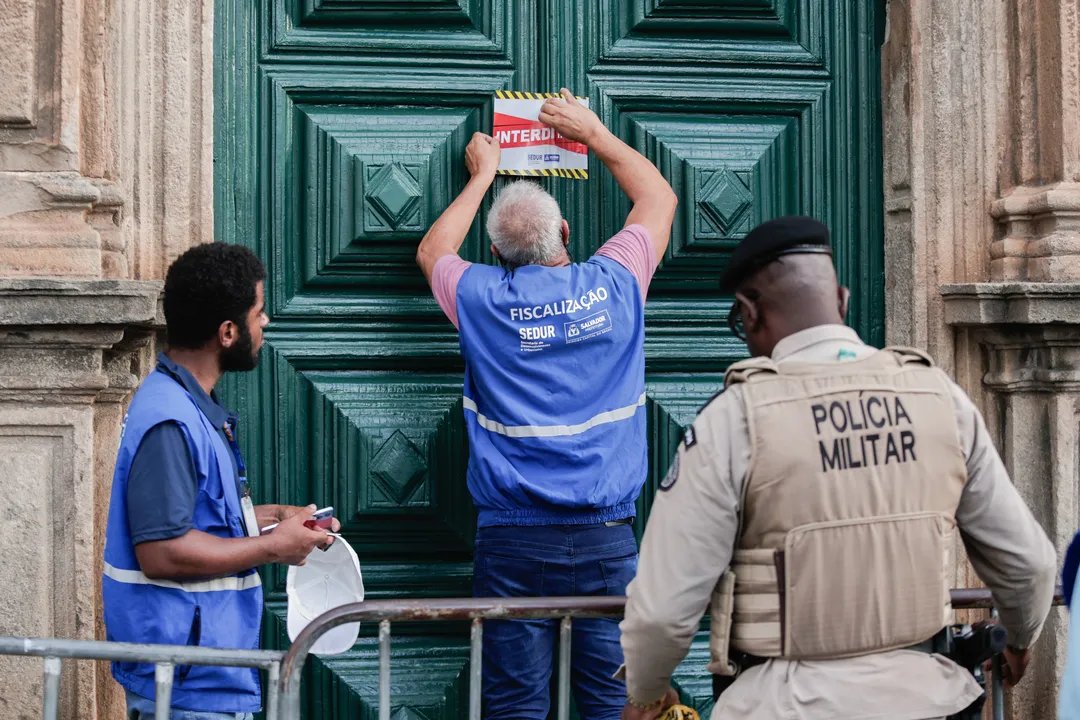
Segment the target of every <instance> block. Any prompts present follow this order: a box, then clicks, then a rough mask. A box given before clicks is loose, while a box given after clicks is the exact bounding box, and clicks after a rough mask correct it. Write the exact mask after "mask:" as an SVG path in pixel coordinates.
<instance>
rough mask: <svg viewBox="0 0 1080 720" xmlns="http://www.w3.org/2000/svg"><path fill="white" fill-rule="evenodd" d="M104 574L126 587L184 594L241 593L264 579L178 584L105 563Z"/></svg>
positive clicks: (249, 577)
mask: <svg viewBox="0 0 1080 720" xmlns="http://www.w3.org/2000/svg"><path fill="white" fill-rule="evenodd" d="M104 574H105V577H109V578H112V579H113V580H115V581H116V582H120V583H124V584H126V585H153V586H155V587H161V588H169V589H170V590H183V591H184V592H189V593H199V592H220V591H223V590H228V591H232V592H239V591H242V590H250V589H252V588H257V587H259V586H260V585H262V579H261V578H260V577H259V573H251V574H250V575H245V576H244V577H237V576H235V575H232V576H229V577H222V578H215V579H213V580H190V581H185V582H177V581H175V580H155V579H153V578H148V577H146V575H144V574H143V573H142V572H141V571H139V570H121V569H120V568H116V567H113V566H112V565H110V564H109V563H105V571H104Z"/></svg>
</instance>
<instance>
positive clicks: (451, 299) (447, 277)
mask: <svg viewBox="0 0 1080 720" xmlns="http://www.w3.org/2000/svg"><path fill="white" fill-rule="evenodd" d="M470 265H472V263H471V262H467V261H465V260H462V259H461V258H460V257H458V256H457V255H443V256H442V257H441V258H439V259H438V260H437V261H436V262H435V267H434V268H432V270H431V292H432V293H433V294H434V295H435V302H437V303H439V307H441V308H442V311H443V312H444V313H446V317H448V318H450V322H452V323H454V327H457V326H458V319H457V286H458V281H460V280H461V276H462V275H464V274H465V271H466V270H468V269H469V266H470Z"/></svg>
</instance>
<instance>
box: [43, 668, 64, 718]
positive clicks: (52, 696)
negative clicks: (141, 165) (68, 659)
mask: <svg viewBox="0 0 1080 720" xmlns="http://www.w3.org/2000/svg"><path fill="white" fill-rule="evenodd" d="M43 672H44V675H45V678H44V680H45V681H44V683H43V685H44V692H45V698H44V702H43V703H42V713H41V715H42V717H43V718H44V719H45V720H56V713H57V710H58V708H59V705H60V658H58V657H46V658H45V667H44V669H43Z"/></svg>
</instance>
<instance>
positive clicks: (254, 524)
mask: <svg viewBox="0 0 1080 720" xmlns="http://www.w3.org/2000/svg"><path fill="white" fill-rule="evenodd" d="M240 509H241V510H243V511H244V526H245V529H246V530H247V534H248V537H259V519H258V518H257V517H255V504H254V503H253V502H251V496H250V495H244V496H243V497H242V498H240Z"/></svg>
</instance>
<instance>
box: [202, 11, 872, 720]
mask: <svg viewBox="0 0 1080 720" xmlns="http://www.w3.org/2000/svg"><path fill="white" fill-rule="evenodd" d="M215 12H216V20H215V24H216V28H215V32H216V45H217V60H216V64H215V87H216V96H217V105H216V113H217V114H216V130H217V133H216V141H215V158H216V176H215V183H216V185H215V189H216V195H217V198H216V199H217V202H216V213H217V220H218V234H219V239H221V240H224V241H227V242H237V243H244V244H246V245H248V246H250V247H252V248H254V249H255V250H256V251H257V252H258V253H259V255H260V256H261V257H262V258H263V259H264V260H265V261H266V263H267V265H268V268H269V272H270V279H269V287H268V293H267V297H268V310H269V313H270V317H271V319H272V321H271V325H270V327H269V328H268V329H267V332H266V348H265V349H264V352H263V356H262V364H261V365H260V367H259V369H258V371H257V372H255V373H250V374H248V375H246V376H243V377H240V378H234V379H231V380H230V382H229V386H228V388H227V390H228V394H229V398H230V400H231V402H233V403H234V404H235V405H236V406H237V407H238V408H239V409H240V411H241V412H242V416H243V422H244V427H243V428H242V432H241V437H242V442H243V445H244V448H245V451H246V454H247V456H248V458H249V464H250V465H251V466H252V473H253V476H254V478H255V481H256V484H257V490H256V492H257V494H258V495H259V497H260V498H261V499H263V500H266V501H270V500H273V501H278V502H289V503H297V504H302V503H306V502H308V501H312V502H317V503H318V504H320V505H333V506H334V507H335V508H337V512H338V516H339V517H341V518H342V520H343V522H344V532H345V535H346V536H347V537H348V539H349V541H350V542H351V543H352V545H353V547H355V548H356V550H357V552H358V553H359V555H360V558H361V562H362V563H363V572H364V580H365V584H366V586H367V589H368V593H369V597H371V598H390V597H417V596H426V597H439V596H448V595H455V596H461V595H468V594H469V592H470V586H471V552H472V551H471V544H472V537H473V533H474V528H475V525H474V522H475V519H474V512H473V509H472V505H471V502H470V499H469V497H468V493H467V491H466V488H465V466H466V458H467V451H468V450H467V443H466V438H465V432H464V429H463V426H462V408H461V373H462V369H463V366H462V362H461V359H460V355H459V352H458V345H457V338H456V334H455V332H454V329H453V327H452V326H451V325H450V323H449V322H447V321H446V320H445V319H444V318H443V316H442V315H441V313H440V312H439V310H438V308H437V307H436V305H435V303H434V301H433V300H432V299H431V297H430V294H429V291H428V289H427V286H426V284H425V282H424V279H423V276H422V275H421V273H420V271H419V270H418V269H417V267H416V266H415V264H414V262H413V256H414V253H415V250H416V246H417V243H418V241H419V240H420V238H421V236H422V235H423V233H424V231H425V229H426V228H427V227H428V226H429V225H430V224H431V222H432V221H433V220H434V218H435V217H436V216H437V215H438V214H439V213H440V212H441V211H442V210H443V209H444V208H445V207H446V205H447V204H448V203H449V202H450V200H451V199H452V198H453V197H454V195H455V193H457V192H458V191H459V190H460V189H461V188H462V187H463V185H464V183H465V180H466V174H465V170H464V167H463V163H462V158H463V151H464V147H465V144H466V143H467V142H468V139H469V137H470V136H471V135H472V133H473V132H474V131H476V130H486V131H490V130H491V115H492V96H493V94H494V92H495V91H496V90H499V89H516V90H531V91H555V90H557V89H558V88H559V87H560V86H567V87H570V88H572V89H573V90H574V91H575V92H577V93H580V94H584V93H587V94H588V95H589V96H590V98H592V103H593V107H594V108H596V109H597V110H598V112H599V113H600V116H601V118H602V119H603V120H604V122H605V123H606V124H607V125H608V126H609V127H611V128H613V129H614V131H615V132H616V133H617V134H618V135H619V136H620V137H622V138H623V139H625V140H626V141H627V142H629V143H630V144H632V145H633V146H635V147H637V148H638V149H640V150H641V151H642V152H643V153H645V155H647V156H648V157H649V158H650V159H651V160H652V161H653V162H655V163H656V164H657V166H658V167H659V168H660V169H661V170H662V171H663V173H664V174H665V176H666V177H667V178H668V179H669V180H670V182H671V184H672V186H673V187H674V188H675V190H676V192H677V193H678V194H679V198H680V200H681V203H680V206H679V211H678V214H677V216H676V218H675V225H674V232H673V234H672V242H671V247H670V249H669V250H668V254H667V257H666V258H665V260H664V262H663V264H662V265H661V267H660V269H659V270H658V272H657V274H656V278H655V280H654V281H653V285H652V288H651V291H650V296H649V302H648V307H647V311H646V329H647V333H646V353H647V357H648V370H647V373H648V377H647V387H648V395H649V404H648V411H649V444H650V476H649V478H648V480H647V482H646V486H645V488H644V491H643V493H642V499H641V501H640V503H639V505H640V510H641V513H640V515H641V518H639V522H638V531H639V533H640V529H641V527H642V526H643V524H644V522H643V519H644V517H645V516H647V513H648V509H649V505H650V498H651V496H652V494H653V492H654V490H655V486H656V482H657V480H658V479H659V478H660V477H662V476H663V474H664V472H665V470H666V467H667V464H668V462H669V460H670V459H671V457H672V455H673V453H674V450H675V447H676V444H677V442H678V440H679V437H680V430H681V428H682V427H683V426H684V425H685V424H687V423H689V422H690V421H691V420H692V419H693V417H694V415H695V413H696V411H697V409H698V408H699V407H700V405H701V404H702V403H703V402H704V401H705V400H706V399H707V398H708V397H709V396H711V395H712V394H713V393H715V392H716V391H717V389H718V388H719V387H720V384H721V377H722V373H723V371H724V368H725V367H726V366H727V365H728V364H729V363H730V362H732V361H733V360H736V359H738V358H740V357H742V356H743V354H744V353H745V349H744V347H743V345H742V344H741V343H739V342H737V341H735V340H734V339H733V338H732V337H731V336H730V335H729V334H728V332H727V330H726V328H725V325H724V317H725V315H726V312H727V309H728V305H729V298H727V297H724V296H722V295H721V294H720V293H719V292H718V290H717V280H718V277H719V275H720V272H721V270H722V268H723V267H724V264H725V262H726V261H727V258H728V256H729V253H730V252H731V249H732V248H733V247H734V245H735V244H736V243H737V242H738V240H739V238H740V237H741V236H742V235H743V234H744V233H745V232H746V231H747V230H748V229H749V228H751V227H752V226H753V225H755V224H756V223H758V222H760V221H761V220H764V219H767V218H770V217H775V216H778V215H782V214H792V213H806V214H811V215H814V216H817V217H819V218H821V219H823V220H825V221H826V222H827V223H828V224H829V226H830V227H831V228H832V231H833V236H834V239H835V243H836V248H837V259H838V263H839V267H840V272H841V276H842V279H843V280H844V281H845V282H846V283H848V284H849V285H850V286H851V287H852V289H853V293H854V300H853V307H852V317H851V322H852V324H853V325H854V326H855V327H856V328H857V329H858V330H860V331H861V332H862V334H863V336H864V337H865V338H867V339H868V340H870V341H872V342H880V341H881V340H882V335H883V333H882V320H883V318H882V315H883V300H882V297H883V291H884V281H883V271H882V229H881V224H882V223H881V200H880V198H881V188H880V182H881V158H880V151H879V133H880V128H879V110H878V108H879V101H878V50H877V38H876V33H875V30H876V28H877V22H878V21H879V20H880V10H879V9H878V8H877V4H876V1H872V0H860V1H859V2H835V1H834V0H260V1H259V2H252V1H251V0H218V2H217V7H216V9H215ZM590 175H591V178H592V179H591V180H589V181H587V182H582V181H570V180H561V179H552V180H548V181H546V185H547V186H548V188H549V189H550V190H551V191H552V192H553V193H554V194H555V196H556V197H557V198H558V200H559V202H560V203H561V205H562V207H563V210H564V213H565V215H566V217H567V219H568V221H569V223H570V227H571V233H572V244H571V248H572V253H573V256H574V257H576V258H585V257H587V256H588V255H589V254H591V253H592V252H593V251H594V250H595V249H596V248H597V247H599V245H600V244H601V242H602V241H603V240H604V239H606V238H607V237H609V236H610V235H612V234H614V233H615V232H616V231H617V230H618V229H619V227H620V226H621V224H622V222H623V219H624V218H625V216H626V213H627V211H628V203H627V201H626V199H625V198H624V197H623V196H622V195H621V193H620V192H619V191H618V189H617V187H616V185H615V183H614V182H613V180H612V178H611V176H610V174H608V173H607V172H605V171H602V170H601V168H600V167H599V165H598V164H597V163H596V162H595V160H594V161H593V163H592V166H591V168H590ZM500 182H503V181H500ZM481 228H482V223H477V224H476V225H475V226H474V227H473V230H472V231H471V233H470V235H469V237H468V239H467V240H466V241H465V244H464V246H463V248H462V254H463V255H464V256H465V257H466V258H467V259H469V260H473V261H477V262H491V257H490V252H489V250H488V249H487V246H488V243H487V241H486V240H485V239H484V238H483V237H482V232H481ZM265 578H266V590H267V598H268V611H267V619H268V621H267V623H266V640H267V642H268V643H270V644H276V645H281V644H283V643H285V642H287V637H286V636H285V633H284V622H283V618H284V610H283V603H282V600H283V597H284V580H285V573H284V571H283V570H282V569H280V568H274V569H270V570H268V571H267V572H266V575H265ZM374 631H375V628H365V629H364V631H363V632H362V633H361V639H360V641H359V643H358V644H357V646H356V647H355V649H354V650H353V652H351V653H349V654H348V655H345V656H341V657H338V658H335V659H327V660H324V661H321V660H316V661H315V662H314V663H313V669H312V672H310V673H309V674H308V676H307V680H306V682H307V697H306V701H305V702H306V703H307V707H308V709H309V716H310V717H320V718H356V717H371V718H374V717H375V711H374V699H375V698H376V644H375V640H374ZM467 655H468V652H467V635H466V633H465V630H464V628H462V627H460V626H439V627H432V626H414V627H405V626H400V627H397V628H395V636H394V675H393V677H394V694H395V704H396V706H397V709H396V710H395V715H394V717H395V718H397V719H398V720H406V719H417V718H427V719H428V720H435V718H446V719H449V718H457V717H463V716H464V713H465V708H466V702H467V684H466V683H467V669H468V668H467V664H468V662H467ZM706 656H707V650H706V646H705V640H704V637H702V638H701V639H700V641H699V642H698V643H697V644H696V645H695V646H694V649H693V651H692V653H691V657H690V659H689V660H688V661H687V663H685V664H684V665H683V667H682V668H681V670H680V673H679V674H678V676H677V678H676V679H677V682H678V684H679V686H680V688H681V689H682V691H683V693H684V697H685V698H686V699H687V700H688V701H692V702H693V704H695V705H696V706H697V707H699V708H701V709H707V708H708V707H709V706H710V702H709V700H708V694H709V680H708V678H707V677H705V676H704V674H703V669H704V665H705V659H706Z"/></svg>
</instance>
